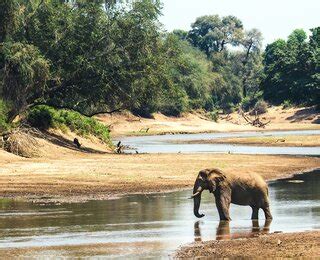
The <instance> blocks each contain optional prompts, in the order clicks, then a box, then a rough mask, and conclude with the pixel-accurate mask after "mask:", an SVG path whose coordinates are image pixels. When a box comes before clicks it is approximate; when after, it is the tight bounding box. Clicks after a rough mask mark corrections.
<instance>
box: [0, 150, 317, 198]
mask: <svg viewBox="0 0 320 260" xmlns="http://www.w3.org/2000/svg"><path fill="white" fill-rule="evenodd" d="M207 167H218V168H221V169H222V170H224V171H230V172H235V173H237V174H242V173H244V172H255V173H258V174H261V175H262V176H263V177H264V178H265V179H267V180H270V179H276V178H281V177H286V176H289V175H292V174H293V173H295V172H302V171H306V170H310V169H314V168H320V158H314V157H294V156H267V155H233V154H135V155H124V154H121V155H116V154H92V153H71V154H70V155H68V154H64V155H63V156H60V154H59V153H58V154H56V157H55V158H36V159H26V158H21V157H18V156H15V155H12V154H9V153H7V152H5V151H3V150H0V196H2V197H15V198H17V197H19V198H26V199H28V200H31V201H38V202H48V201H49V202H50V201H51V202H52V201H53V202H72V201H85V200H88V199H107V198H110V197H115V196H119V195H123V194H129V193H149V192H161V191H172V190H177V189H185V188H191V187H192V185H193V182H194V179H195V177H196V174H197V172H198V171H199V170H201V169H204V168H207Z"/></svg>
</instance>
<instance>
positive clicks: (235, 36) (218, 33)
mask: <svg viewBox="0 0 320 260" xmlns="http://www.w3.org/2000/svg"><path fill="white" fill-rule="evenodd" d="M191 27H192V29H191V31H190V32H189V39H190V42H191V43H192V44H193V45H194V46H195V47H198V48H199V49H200V50H202V51H204V52H205V53H206V54H207V56H209V55H210V54H211V53H212V52H221V51H223V50H225V47H226V45H228V44H230V45H233V46H237V45H238V44H239V42H240V40H241V38H242V33H243V25H242V22H241V21H240V20H239V19H238V18H236V17H234V16H226V17H222V18H220V17H219V16H218V15H206V16H201V17H199V18H197V19H196V21H195V22H194V23H193V24H192V25H191Z"/></svg>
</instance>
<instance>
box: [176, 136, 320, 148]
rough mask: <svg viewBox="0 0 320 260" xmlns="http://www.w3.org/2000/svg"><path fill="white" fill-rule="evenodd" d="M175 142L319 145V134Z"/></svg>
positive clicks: (285, 145)
mask: <svg viewBox="0 0 320 260" xmlns="http://www.w3.org/2000/svg"><path fill="white" fill-rule="evenodd" d="M175 143H183V144H233V145H252V146H276V147H279V146H280V147H319V146H320V135H309V136H306V135H291V136H259V137H233V138H216V139H211V140H210V139H207V140H187V141H179V142H175Z"/></svg>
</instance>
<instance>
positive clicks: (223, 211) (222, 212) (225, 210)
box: [216, 198, 231, 221]
mask: <svg viewBox="0 0 320 260" xmlns="http://www.w3.org/2000/svg"><path fill="white" fill-rule="evenodd" d="M216 205H217V209H218V212H219V217H220V220H227V221H229V220H231V218H230V215H229V208H230V201H229V200H227V199H225V198H218V199H217V198H216Z"/></svg>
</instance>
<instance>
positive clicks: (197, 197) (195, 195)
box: [193, 180, 204, 218]
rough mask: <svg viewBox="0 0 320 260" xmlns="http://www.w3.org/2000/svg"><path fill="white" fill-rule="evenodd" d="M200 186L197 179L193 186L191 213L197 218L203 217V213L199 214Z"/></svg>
mask: <svg viewBox="0 0 320 260" xmlns="http://www.w3.org/2000/svg"><path fill="white" fill-rule="evenodd" d="M202 190H203V189H202V187H201V186H200V185H199V182H198V180H197V181H196V182H195V184H194V187H193V213H194V215H195V216H196V217H197V218H202V217H204V214H199V208H200V202H201V192H202Z"/></svg>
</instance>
